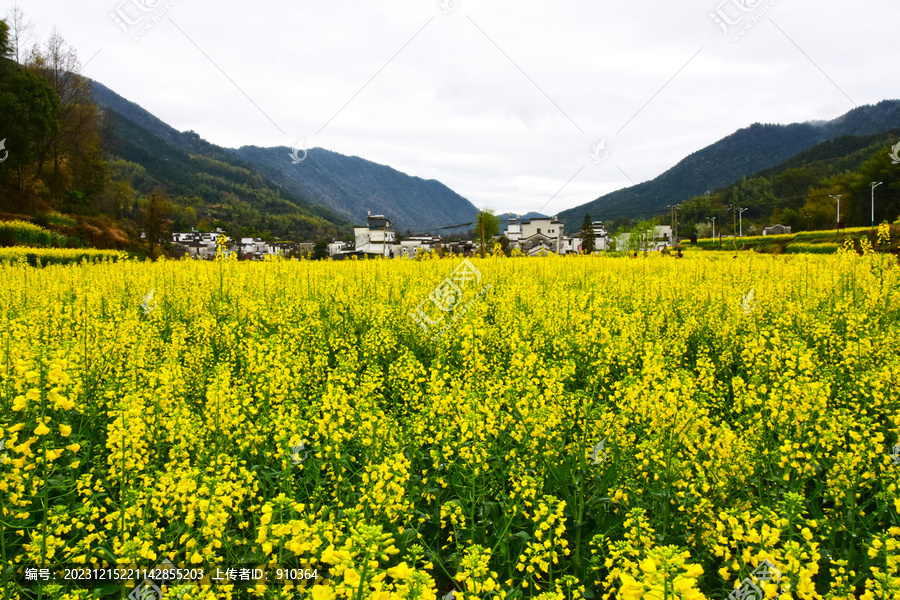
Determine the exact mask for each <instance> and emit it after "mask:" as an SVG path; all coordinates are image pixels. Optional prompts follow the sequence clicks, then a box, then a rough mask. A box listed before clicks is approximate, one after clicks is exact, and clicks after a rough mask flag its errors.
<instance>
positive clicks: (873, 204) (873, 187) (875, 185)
mask: <svg viewBox="0 0 900 600" xmlns="http://www.w3.org/2000/svg"><path fill="white" fill-rule="evenodd" d="M882 183H884V182H883V181H878V182H875V181H873V182H872V183H871V184H870V185H871V186H872V228H873V229H874V228H875V188H877V187H878V186H879V185H881V184H882Z"/></svg>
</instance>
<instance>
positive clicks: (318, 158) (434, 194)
mask: <svg viewBox="0 0 900 600" xmlns="http://www.w3.org/2000/svg"><path fill="white" fill-rule="evenodd" d="M91 85H92V88H93V95H94V99H95V101H96V102H97V103H98V104H99V105H100V106H101V107H102V108H104V109H105V110H107V111H108V112H109V113H110V114H115V115H116V116H117V118H118V120H119V121H120V128H121V129H122V131H121V132H120V135H118V138H119V140H118V143H119V144H124V146H125V147H126V148H127V149H126V150H124V151H123V158H126V159H127V160H130V161H132V162H137V163H139V164H145V163H146V164H147V165H151V166H152V167H153V168H152V169H151V170H152V171H153V172H154V173H156V174H157V175H159V177H160V180H161V181H165V180H166V179H167V177H170V178H172V179H171V183H172V184H174V185H177V187H178V192H177V193H186V191H187V188H190V187H191V185H193V184H192V181H193V180H191V179H190V178H188V179H185V178H186V177H188V175H187V174H186V173H185V172H180V171H179V169H178V168H176V167H175V166H174V163H177V162H182V163H183V162H185V161H187V160H188V158H187V157H190V156H194V155H202V156H203V157H206V158H208V159H213V160H215V161H219V162H221V163H225V164H227V165H230V166H231V167H235V168H236V169H238V170H239V171H240V170H244V171H251V172H252V173H253V174H257V175H260V176H262V178H263V179H264V180H265V181H266V182H267V183H266V185H269V184H271V185H274V186H275V187H280V188H281V189H283V190H284V192H285V193H284V196H285V197H286V199H288V200H289V201H290V202H291V203H292V204H296V205H298V206H304V207H308V209H309V210H310V211H311V212H313V213H315V214H317V215H318V216H320V217H322V218H325V219H327V220H329V221H333V222H338V221H341V222H343V221H345V220H349V221H350V222H352V223H355V224H363V223H365V220H366V214H367V212H368V211H371V212H372V213H373V214H376V213H380V214H384V215H385V216H387V217H389V218H391V219H392V220H393V222H394V226H395V227H396V228H397V229H398V230H399V231H405V230H407V229H411V230H413V231H415V232H424V231H433V230H436V229H437V228H439V227H446V226H448V225H456V224H458V223H466V222H469V221H472V220H473V219H474V217H475V215H476V214H477V213H478V210H477V209H476V208H475V206H473V205H472V203H471V202H469V201H468V200H466V199H465V198H463V197H462V196H460V195H459V194H457V193H456V192H454V191H453V190H451V189H450V188H448V187H447V186H446V185H444V184H442V183H440V182H439V181H435V180H424V179H421V178H419V177H411V176H409V175H406V174H405V173H402V172H400V171H397V170H396V169H393V168H391V167H388V166H385V165H380V164H377V163H374V162H371V161H368V160H365V159H362V158H359V157H356V156H345V155H343V154H339V153H337V152H331V151H328V150H324V149H321V148H314V149H312V150H310V151H309V152H308V155H307V157H306V159H305V160H304V161H303V162H301V163H300V164H297V165H294V164H291V158H290V156H289V155H290V152H291V149H290V148H284V147H278V148H259V147H256V146H245V147H243V148H240V149H239V150H234V149H231V148H223V147H221V146H217V145H215V144H211V143H210V142H207V141H206V140H204V139H202V138H201V137H200V136H199V135H197V134H196V133H194V132H193V131H187V132H180V131H177V130H176V129H174V128H172V127H170V126H169V125H168V124H166V123H165V122H163V121H162V120H161V119H159V118H157V117H155V116H154V115H152V114H151V113H149V112H148V111H146V110H145V109H143V108H142V107H141V106H139V105H138V104H135V103H134V102H131V101H129V100H127V99H125V98H123V97H122V96H120V95H119V94H116V93H115V92H114V91H113V90H111V89H109V88H108V87H106V86H104V85H103V84H101V83H98V82H95V81H94V82H91ZM148 135H149V136H151V137H147V136H148ZM156 140H158V141H159V142H161V143H163V144H164V145H165V146H160V145H159V142H157V141H156ZM167 161H168V164H166V163H167ZM233 175H234V173H233ZM283 209H284V207H279V210H283Z"/></svg>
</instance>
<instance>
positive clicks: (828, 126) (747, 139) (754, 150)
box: [559, 100, 900, 231]
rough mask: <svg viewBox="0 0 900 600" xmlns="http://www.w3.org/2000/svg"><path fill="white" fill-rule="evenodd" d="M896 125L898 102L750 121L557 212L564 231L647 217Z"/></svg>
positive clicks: (899, 117) (899, 121)
mask: <svg viewBox="0 0 900 600" xmlns="http://www.w3.org/2000/svg"><path fill="white" fill-rule="evenodd" d="M898 127H900V101H898V100H885V101H882V102H879V103H878V104H876V105H874V106H873V105H867V106H860V107H858V108H855V109H853V110H851V111H850V112H848V113H846V114H844V115H842V116H840V117H838V118H836V119H834V120H832V121H816V122H808V123H794V124H791V125H771V124H767V125H762V124H759V123H754V124H753V125H751V126H750V127H747V128H744V129H740V130H738V131H736V132H735V133H733V134H731V135H729V136H727V137H725V138H723V139H721V140H719V141H718V142H716V143H714V144H712V145H710V146H707V147H706V148H703V149H702V150H698V151H697V152H694V153H693V154H691V155H689V156H687V157H686V158H684V159H683V160H681V161H680V162H679V163H678V164H676V165H675V166H674V167H672V168H671V169H669V170H668V171H666V172H665V173H663V174H662V175H660V176H658V177H656V178H655V179H652V180H650V181H646V182H643V183H640V184H638V185H635V186H632V187H628V188H624V189H621V190H617V191H615V192H612V193H609V194H606V195H604V196H601V197H599V198H597V199H596V200H593V201H591V202H588V203H586V204H582V205H581V206H576V207H575V208H570V209H568V210H565V211H563V212H561V213H560V215H559V217H560V219H561V220H563V221H564V222H565V224H566V230H567V231H573V230H575V229H578V228H579V227H580V226H581V220H582V219H583V218H584V214H585V213H589V214H590V215H591V217H592V218H594V219H612V218H615V217H617V216H622V215H628V216H634V217H640V216H649V215H651V214H654V213H660V212H665V211H666V206H667V205H669V204H678V203H680V202H682V201H684V200H687V199H688V198H691V197H693V196H697V195H700V194H704V193H706V192H707V191H709V190H714V189H717V188H720V187H723V186H726V185H728V184H731V183H734V182H735V181H738V180H740V179H741V178H743V177H745V176H750V175H752V174H754V173H758V172H760V171H763V170H765V169H768V168H771V167H774V166H776V165H779V164H781V163H783V162H785V161H787V160H788V159H790V158H792V157H794V156H796V155H797V154H799V153H801V152H803V151H805V150H808V149H810V148H812V147H813V146H815V145H816V144H820V143H822V142H825V141H828V140H833V139H835V138H839V137H841V136H847V135H854V136H865V135H871V134H876V133H879V132H883V131H887V130H890V129H895V128H898Z"/></svg>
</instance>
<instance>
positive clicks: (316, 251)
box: [312, 240, 328, 260]
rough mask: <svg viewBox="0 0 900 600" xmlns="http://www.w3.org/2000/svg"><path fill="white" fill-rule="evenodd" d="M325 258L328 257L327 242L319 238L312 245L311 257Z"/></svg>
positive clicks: (316, 258)
mask: <svg viewBox="0 0 900 600" xmlns="http://www.w3.org/2000/svg"><path fill="white" fill-rule="evenodd" d="M326 258H328V242H326V241H325V240H320V241H318V242H316V245H315V246H313V252H312V259H313V260H325V259H326Z"/></svg>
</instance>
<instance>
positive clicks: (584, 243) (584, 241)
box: [581, 215, 596, 254]
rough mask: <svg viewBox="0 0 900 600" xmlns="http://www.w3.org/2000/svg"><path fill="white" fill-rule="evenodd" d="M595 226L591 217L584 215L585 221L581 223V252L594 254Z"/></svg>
mask: <svg viewBox="0 0 900 600" xmlns="http://www.w3.org/2000/svg"><path fill="white" fill-rule="evenodd" d="M595 242H596V240H595V239H594V224H593V223H592V222H591V215H584V221H582V222H581V251H582V252H583V253H585V254H592V253H593V252H594V249H595Z"/></svg>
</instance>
